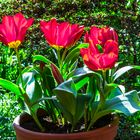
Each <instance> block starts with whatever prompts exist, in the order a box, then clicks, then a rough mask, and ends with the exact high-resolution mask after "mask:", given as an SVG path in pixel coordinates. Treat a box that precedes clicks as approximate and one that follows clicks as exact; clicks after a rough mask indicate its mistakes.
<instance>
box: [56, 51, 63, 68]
mask: <svg viewBox="0 0 140 140" xmlns="http://www.w3.org/2000/svg"><path fill="white" fill-rule="evenodd" d="M57 58H58V65H59V68H60V69H61V67H62V66H61V57H60V50H57Z"/></svg>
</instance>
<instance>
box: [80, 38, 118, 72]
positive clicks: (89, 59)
mask: <svg viewBox="0 0 140 140" xmlns="http://www.w3.org/2000/svg"><path fill="white" fill-rule="evenodd" d="M102 49H103V50H102V51H103V52H100V51H99V50H98V48H97V46H95V45H94V44H93V42H92V41H91V42H90V46H89V47H88V48H82V49H80V53H81V55H82V57H83V60H84V63H85V64H86V65H87V67H88V68H89V69H91V70H95V71H97V70H106V69H109V68H112V67H113V66H114V65H115V62H116V61H117V59H118V43H117V42H116V41H114V40H108V41H106V43H105V45H104V47H103V48H102Z"/></svg>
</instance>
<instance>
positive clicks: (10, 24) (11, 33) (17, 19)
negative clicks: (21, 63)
mask: <svg viewBox="0 0 140 140" xmlns="http://www.w3.org/2000/svg"><path fill="white" fill-rule="evenodd" d="M32 23H33V19H32V18H31V19H26V18H25V17H24V16H23V15H22V14H21V13H17V14H16V15H14V16H4V17H3V19H2V23H1V24H0V41H1V42H3V43H4V44H5V45H8V46H9V47H10V48H14V49H17V48H18V46H19V45H20V44H21V42H22V41H23V39H24V37H25V34H26V31H27V29H28V28H29V27H30V26H31V25H32Z"/></svg>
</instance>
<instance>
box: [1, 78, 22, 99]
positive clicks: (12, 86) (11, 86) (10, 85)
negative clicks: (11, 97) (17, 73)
mask: <svg viewBox="0 0 140 140" xmlns="http://www.w3.org/2000/svg"><path fill="white" fill-rule="evenodd" d="M0 86H2V87H3V88H5V89H7V90H10V91H11V92H13V93H15V94H16V95H17V96H18V97H19V96H20V95H22V93H21V90H20V88H19V86H17V85H16V84H14V83H12V82H10V81H8V80H5V79H2V78H0Z"/></svg>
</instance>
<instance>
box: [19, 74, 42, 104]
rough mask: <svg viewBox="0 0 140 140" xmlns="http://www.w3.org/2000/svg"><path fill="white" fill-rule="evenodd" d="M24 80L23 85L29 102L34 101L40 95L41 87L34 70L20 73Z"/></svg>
mask: <svg viewBox="0 0 140 140" xmlns="http://www.w3.org/2000/svg"><path fill="white" fill-rule="evenodd" d="M22 79H23V82H24V87H23V89H25V91H26V93H27V95H28V96H29V98H30V101H31V103H34V102H36V101H37V100H38V99H40V98H41V97H42V89H41V86H40V84H39V82H38V81H37V73H35V72H26V73H24V74H23V75H22Z"/></svg>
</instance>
